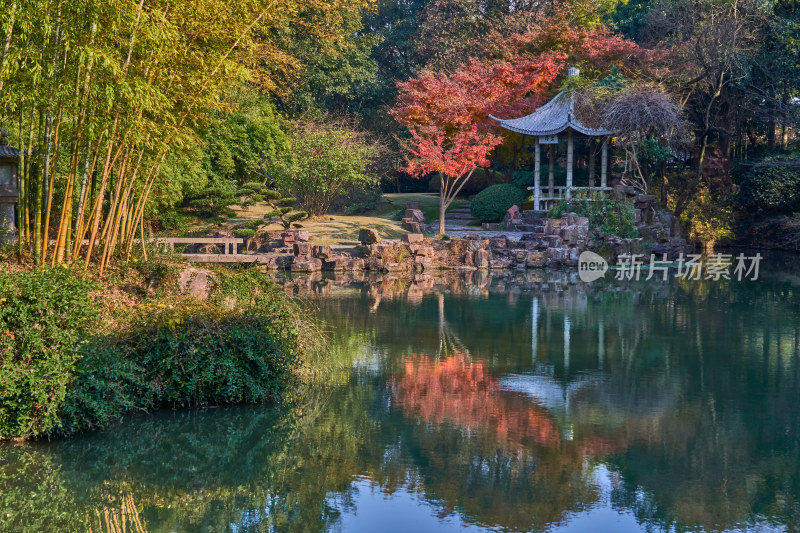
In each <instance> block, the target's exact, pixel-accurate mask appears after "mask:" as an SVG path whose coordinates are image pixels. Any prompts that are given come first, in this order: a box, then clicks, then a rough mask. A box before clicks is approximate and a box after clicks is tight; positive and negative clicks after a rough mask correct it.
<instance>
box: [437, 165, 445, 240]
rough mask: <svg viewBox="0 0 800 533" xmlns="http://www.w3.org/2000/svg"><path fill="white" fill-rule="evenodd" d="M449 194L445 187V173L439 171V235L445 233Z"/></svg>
mask: <svg viewBox="0 0 800 533" xmlns="http://www.w3.org/2000/svg"><path fill="white" fill-rule="evenodd" d="M446 194H447V190H446V188H445V179H444V175H443V174H442V173H441V172H440V173H439V235H444V234H445V232H444V213H445V211H447V206H446V205H445V195H446Z"/></svg>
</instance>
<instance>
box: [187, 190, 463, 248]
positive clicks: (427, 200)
mask: <svg viewBox="0 0 800 533" xmlns="http://www.w3.org/2000/svg"><path fill="white" fill-rule="evenodd" d="M409 202H416V203H418V204H419V208H420V210H421V211H422V212H423V213H424V214H425V219H426V220H427V221H428V223H432V222H434V221H435V220H438V219H439V195H438V194H436V193H399V194H384V195H383V197H382V199H381V202H380V204H379V205H378V206H377V207H376V208H375V209H373V210H372V211H369V212H367V213H364V214H362V215H352V216H349V215H336V214H334V215H324V216H321V217H317V218H314V219H308V220H303V221H301V222H300V224H301V225H302V227H303V229H305V230H308V231H309V233H311V236H312V237H313V238H312V242H313V243H315V244H327V245H337V244H344V243H347V242H354V241H357V240H358V230H359V229H361V228H372V229H374V230H377V231H378V233H380V235H381V237H383V238H385V239H398V238H400V236H401V235H403V234H404V233H408V232H407V231H406V230H404V229H403V228H402V227H401V219H402V218H403V214H404V212H405V208H404V205H405V204H407V203H409ZM468 203H469V202H467V201H466V200H460V199H456V200H455V201H453V203H452V205H451V206H450V209H453V208H455V207H459V206H462V205H465V204H468ZM232 209H233V211H234V212H235V213H236V216H235V217H233V218H229V219H227V220H226V221H225V223H224V224H223V226H224V227H228V228H230V227H233V226H236V225H238V224H243V223H245V222H250V221H252V220H261V219H263V218H264V214H265V213H267V211H270V208H269V207H267V206H266V205H264V204H257V205H253V206H250V207H248V208H247V209H242V208H240V207H238V206H232ZM262 228H265V229H267V230H268V231H270V232H277V231H280V230H281V229H282V228H281V226H280V225H279V224H270V225H268V226H262ZM191 229H192V230H194V231H197V230H201V229H202V230H204V231H207V230H209V229H210V228H206V227H205V225H204V224H193V227H192V228H191Z"/></svg>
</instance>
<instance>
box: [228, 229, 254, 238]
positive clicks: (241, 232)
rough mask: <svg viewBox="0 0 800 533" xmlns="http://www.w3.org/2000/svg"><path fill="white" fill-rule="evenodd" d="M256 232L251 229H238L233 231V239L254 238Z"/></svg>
mask: <svg viewBox="0 0 800 533" xmlns="http://www.w3.org/2000/svg"><path fill="white" fill-rule="evenodd" d="M255 234H256V230H254V229H253V228H239V229H235V230H233V235H234V237H238V238H239V239H249V238H251V237H253V236H255Z"/></svg>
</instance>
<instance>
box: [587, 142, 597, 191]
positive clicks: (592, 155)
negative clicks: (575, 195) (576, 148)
mask: <svg viewBox="0 0 800 533" xmlns="http://www.w3.org/2000/svg"><path fill="white" fill-rule="evenodd" d="M587 144H588V145H589V150H588V151H589V187H594V186H595V181H594V175H595V168H596V167H597V164H596V163H597V143H596V142H595V140H594V138H592V137H590V138H589V142H588V143H587Z"/></svg>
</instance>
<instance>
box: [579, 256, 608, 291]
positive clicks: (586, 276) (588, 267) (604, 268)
mask: <svg viewBox="0 0 800 533" xmlns="http://www.w3.org/2000/svg"><path fill="white" fill-rule="evenodd" d="M606 272H608V261H606V260H605V259H603V258H602V257H601V256H599V255H597V254H596V253H594V252H589V251H586V252H583V253H582V254H581V256H580V257H579V258H578V275H579V276H580V278H581V281H583V282H584V283H591V282H593V281H595V280H598V279H600V278H602V277H603V276H605V275H606Z"/></svg>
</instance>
